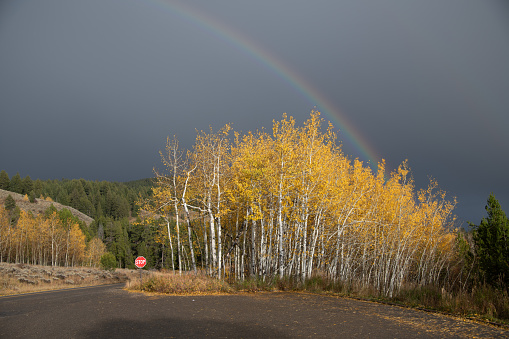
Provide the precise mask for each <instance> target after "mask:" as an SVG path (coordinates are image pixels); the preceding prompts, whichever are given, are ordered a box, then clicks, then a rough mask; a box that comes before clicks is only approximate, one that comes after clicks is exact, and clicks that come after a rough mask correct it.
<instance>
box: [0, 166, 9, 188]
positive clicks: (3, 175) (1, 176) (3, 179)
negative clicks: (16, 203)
mask: <svg viewBox="0 0 509 339" xmlns="http://www.w3.org/2000/svg"><path fill="white" fill-rule="evenodd" d="M10 183H11V180H10V179H9V175H8V174H7V172H6V171H4V170H2V172H0V190H6V191H8V190H9V185H10Z"/></svg>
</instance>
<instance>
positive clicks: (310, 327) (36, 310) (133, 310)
mask: <svg viewBox="0 0 509 339" xmlns="http://www.w3.org/2000/svg"><path fill="white" fill-rule="evenodd" d="M201 337H211V338H265V339H267V338H295V337H317V338H318V337H320V338H325V337H326V338H473V337H498V338H500V337H507V338H509V332H508V331H506V330H503V329H500V328H496V327H491V326H487V325H483V324H477V323H474V322H470V321H463V320H458V319H454V318H450V317H446V316H443V315H436V314H429V313H425V312H421V311H416V310H409V309H404V308H400V307H393V306H388V305H381V304H375V303H369V302H362V301H357V300H350V299H342V298H335V297H328V296H319V295H310V294H289V293H261V294H244V295H226V296H185V297H184V296H178V297H176V296H146V295H143V294H139V293H129V292H126V291H124V290H122V285H109V286H99V287H90V288H81V289H72V290H65V291H57V292H43V293H33V294H28V295H20V296H12V297H1V298H0V338H201Z"/></svg>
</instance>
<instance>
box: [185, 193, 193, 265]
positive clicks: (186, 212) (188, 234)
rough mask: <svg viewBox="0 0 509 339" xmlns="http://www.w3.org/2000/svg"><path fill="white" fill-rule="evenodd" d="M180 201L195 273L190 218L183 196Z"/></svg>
mask: <svg viewBox="0 0 509 339" xmlns="http://www.w3.org/2000/svg"><path fill="white" fill-rule="evenodd" d="M184 194H185V191H184ZM182 203H183V205H184V212H185V214H186V221H187V236H188V240H189V249H190V251H191V263H192V266H193V267H192V268H193V271H194V272H195V273H196V259H195V257H194V249H193V240H192V237H191V231H192V229H191V220H190V218H189V209H188V208H187V203H186V199H185V198H182Z"/></svg>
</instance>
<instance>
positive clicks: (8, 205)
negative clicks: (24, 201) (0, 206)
mask: <svg viewBox="0 0 509 339" xmlns="http://www.w3.org/2000/svg"><path fill="white" fill-rule="evenodd" d="M15 208H16V201H14V198H13V197H12V196H11V195H10V194H9V195H8V196H7V198H6V199H5V209H6V210H8V211H12V210H13V209H15Z"/></svg>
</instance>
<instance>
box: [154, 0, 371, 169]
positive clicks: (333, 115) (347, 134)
mask: <svg viewBox="0 0 509 339" xmlns="http://www.w3.org/2000/svg"><path fill="white" fill-rule="evenodd" d="M150 2H152V3H154V4H157V5H158V6H159V7H162V8H164V9H165V10H169V11H171V12H172V13H173V14H175V15H177V16H179V17H180V18H182V19H184V20H185V21H187V22H189V23H191V24H192V25H195V26H198V27H200V28H201V29H203V30H204V31H206V32H208V33H209V34H212V35H214V36H215V37H216V38H218V39H220V40H223V41H225V42H226V43H228V44H229V45H231V46H232V47H233V48H235V49H237V50H240V51H241V52H243V53H244V54H246V55H247V56H249V57H250V58H251V59H253V60H254V61H255V62H257V63H259V64H261V65H263V66H264V67H266V68H267V69H269V70H270V71H271V72H273V73H274V74H275V75H276V76H277V77H279V78H280V79H282V80H283V81H284V82H285V83H287V84H289V85H290V86H291V87H293V88H294V89H295V90H296V91H298V92H299V93H300V94H301V95H303V96H304V97H305V98H306V99H307V100H308V101H309V103H310V104H311V105H312V106H315V107H316V109H317V110H319V111H320V112H322V113H325V114H326V115H327V117H329V118H330V119H331V120H332V123H333V124H334V125H335V126H336V127H338V128H339V129H340V131H341V139H342V140H344V139H345V138H346V140H348V141H349V142H350V143H351V144H352V145H353V146H354V147H355V148H356V149H357V150H358V151H359V152H360V153H361V154H362V157H363V158H364V159H360V160H367V161H370V162H371V164H372V165H375V166H376V163H377V161H379V160H380V158H379V156H378V153H377V152H376V151H375V149H374V148H373V147H372V146H370V145H369V143H368V142H367V140H366V138H364V137H363V136H362V135H361V134H360V133H359V131H358V130H357V129H356V128H355V127H354V125H353V124H352V123H350V122H349V121H348V119H347V117H346V115H345V114H344V113H343V112H341V110H339V109H338V108H337V107H334V105H333V104H332V103H331V102H330V100H328V99H327V98H325V97H324V96H323V95H322V94H321V93H320V92H318V91H317V90H316V89H315V88H313V87H312V86H310V85H309V84H308V83H307V82H306V80H305V79H304V78H303V77H302V76H301V75H300V74H298V73H297V72H295V71H294V70H292V69H290V68H289V67H288V66H287V65H286V64H285V63H284V62H282V61H281V60H280V59H278V58H277V57H275V56H274V55H273V54H271V53H270V52H269V51H268V50H266V49H264V48H263V47H262V46H260V45H258V44H256V43H255V42H254V41H253V40H251V39H250V38H249V37H247V36H245V35H243V34H241V33H240V32H238V31H236V30H234V29H232V28H231V27H228V26H227V25H225V24H224V22H221V21H219V20H216V19H215V18H213V17H211V16H210V15H207V14H206V13H204V12H203V11H200V10H198V9H196V8H194V7H191V6H189V5H188V4H184V3H183V2H178V1H169V0H151V1H150Z"/></svg>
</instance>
